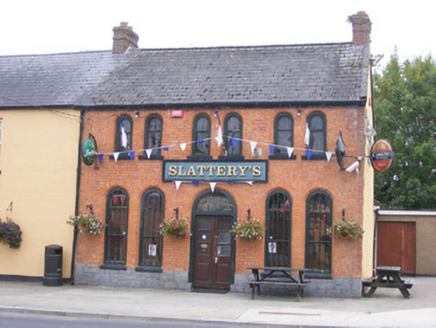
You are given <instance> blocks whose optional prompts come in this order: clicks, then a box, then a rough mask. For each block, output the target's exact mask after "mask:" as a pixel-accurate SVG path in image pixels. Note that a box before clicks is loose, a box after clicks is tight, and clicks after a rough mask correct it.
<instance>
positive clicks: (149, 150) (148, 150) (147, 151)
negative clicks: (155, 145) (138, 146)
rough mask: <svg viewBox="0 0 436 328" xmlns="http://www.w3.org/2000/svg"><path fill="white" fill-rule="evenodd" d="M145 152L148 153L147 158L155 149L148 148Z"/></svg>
mask: <svg viewBox="0 0 436 328" xmlns="http://www.w3.org/2000/svg"><path fill="white" fill-rule="evenodd" d="M145 152H146V153H147V158H150V157H151V153H152V152H153V149H146V150H145Z"/></svg>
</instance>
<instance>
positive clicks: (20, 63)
mask: <svg viewBox="0 0 436 328" xmlns="http://www.w3.org/2000/svg"><path fill="white" fill-rule="evenodd" d="M122 57H123V56H116V57H115V56H113V55H112V52H111V51H103V52H86V53H75V54H49V55H30V56H0V218H1V219H2V221H3V222H4V221H6V218H7V217H9V218H11V219H12V220H13V221H14V222H15V223H17V224H18V225H19V226H20V228H21V231H22V242H21V245H20V247H19V248H17V249H12V248H10V247H9V246H8V245H7V244H3V243H0V277H2V279H24V280H39V279H42V277H43V276H44V271H45V269H44V264H45V247H46V246H48V245H59V246H62V277H63V278H65V279H67V278H70V277H71V275H72V274H73V272H72V270H71V262H72V255H73V239H74V229H73V227H71V226H70V225H68V224H67V223H66V222H67V220H68V217H69V216H70V215H72V214H74V213H75V212H76V207H77V206H76V203H77V202H78V196H77V192H76V191H77V185H78V183H79V180H78V173H79V172H78V170H79V168H80V166H79V160H80V158H79V157H80V153H79V148H80V147H79V146H80V145H79V140H80V138H81V136H80V131H81V121H82V120H83V117H81V110H80V109H79V108H78V107H75V106H83V105H86V104H85V103H84V102H83V101H82V98H81V97H83V96H84V95H86V94H87V93H88V92H89V91H91V90H92V89H93V88H94V87H95V86H96V85H97V84H98V83H99V82H100V81H101V80H102V78H104V76H105V75H106V74H107V72H108V71H109V70H111V69H113V68H114V67H115V65H116V64H119V63H120V61H121V60H122ZM89 62H91V63H92V64H89Z"/></svg>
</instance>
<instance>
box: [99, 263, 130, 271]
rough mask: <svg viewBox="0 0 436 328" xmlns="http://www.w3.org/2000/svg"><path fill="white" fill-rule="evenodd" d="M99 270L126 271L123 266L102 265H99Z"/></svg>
mask: <svg viewBox="0 0 436 328" xmlns="http://www.w3.org/2000/svg"><path fill="white" fill-rule="evenodd" d="M100 269H102V270H119V271H126V270H127V268H126V266H125V265H123V264H102V265H100Z"/></svg>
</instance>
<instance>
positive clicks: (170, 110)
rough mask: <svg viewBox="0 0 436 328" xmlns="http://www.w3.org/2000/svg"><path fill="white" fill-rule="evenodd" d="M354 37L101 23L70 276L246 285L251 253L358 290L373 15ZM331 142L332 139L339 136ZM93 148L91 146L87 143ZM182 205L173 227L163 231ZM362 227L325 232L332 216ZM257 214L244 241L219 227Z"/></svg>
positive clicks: (360, 21)
mask: <svg viewBox="0 0 436 328" xmlns="http://www.w3.org/2000/svg"><path fill="white" fill-rule="evenodd" d="M349 22H350V23H351V25H352V30H353V33H352V36H353V40H352V42H343V43H328V44H298V45H274V46H253V47H251V46H246V47H216V48H184V49H140V48H138V47H137V42H138V35H137V34H136V33H135V32H134V31H133V30H132V28H131V27H129V26H128V25H127V23H122V24H121V25H120V26H119V27H115V28H114V47H113V56H116V57H117V58H119V65H118V67H117V68H116V69H115V70H112V71H111V72H110V73H109V74H108V76H107V77H106V78H105V80H104V82H103V83H102V84H101V85H99V86H98V87H97V88H96V89H95V90H93V91H92V92H91V93H90V94H89V95H87V97H89V98H88V100H89V102H92V103H93V104H94V105H93V106H87V107H83V108H82V111H81V116H82V122H83V127H82V132H81V136H82V137H81V144H82V145H84V144H85V142H88V143H89V139H91V140H92V146H93V147H94V148H93V151H92V152H91V153H90V152H89V149H88V150H87V153H86V156H84V158H83V159H84V160H85V161H86V162H87V164H90V165H86V164H85V162H84V161H82V162H81V167H80V186H79V193H78V195H79V211H80V212H86V211H87V210H89V209H91V208H92V210H93V211H94V212H95V213H96V215H97V216H98V217H100V218H101V220H102V221H103V223H104V225H105V227H104V229H103V230H102V232H101V234H96V235H93V234H86V233H78V234H77V238H76V240H75V245H74V247H75V258H74V261H75V281H76V282H77V283H83V284H90V285H109V286H123V287H146V288H163V289H183V290H202V289H203V290H224V291H226V290H227V291H232V292H250V286H249V285H248V284H247V279H248V278H250V277H251V270H249V269H248V268H249V267H253V266H258V267H268V266H269V267H271V266H274V267H292V268H303V269H305V270H306V271H305V276H306V278H307V279H309V280H310V284H308V285H307V286H306V289H305V293H306V295H308V296H329V297H330V296H333V297H360V296H361V286H362V279H364V278H366V277H369V276H371V275H372V269H373V268H372V265H373V264H372V263H373V260H372V259H373V232H374V212H373V168H372V167H371V163H370V158H369V152H370V148H371V144H372V142H373V136H372V134H371V133H368V131H371V128H372V126H373V113H372V103H371V67H370V66H371V61H370V52H369V43H370V30H371V22H370V20H369V18H368V16H367V15H366V13H365V12H359V13H357V14H356V15H353V16H350V18H349ZM338 145H339V146H341V147H338ZM90 154H91V155H90ZM171 218H173V219H175V218H177V219H182V218H185V219H186V222H187V228H186V234H185V235H184V236H171V235H169V234H161V233H160V231H159V229H158V227H159V225H161V224H162V223H163V222H164V221H165V222H168V221H169V220H170V219H171ZM342 219H347V220H353V221H355V222H357V223H359V224H361V225H362V226H363V229H364V230H365V232H364V233H363V235H362V236H361V237H360V238H357V239H355V240H346V239H342V238H337V237H336V236H335V235H331V234H330V233H329V229H330V228H331V227H332V225H333V223H334V222H335V221H337V220H342ZM247 220H248V221H249V222H257V221H259V222H260V224H261V226H262V229H261V230H263V231H262V236H261V238H257V239H256V240H250V238H243V237H240V236H239V237H237V236H236V235H235V234H234V233H232V232H231V230H232V228H233V227H234V226H235V224H237V223H241V222H245V221H247Z"/></svg>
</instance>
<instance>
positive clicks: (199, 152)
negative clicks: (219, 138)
mask: <svg viewBox="0 0 436 328" xmlns="http://www.w3.org/2000/svg"><path fill="white" fill-rule="evenodd" d="M192 139H193V141H194V143H193V144H192V155H193V156H194V157H210V118H209V116H207V115H206V114H199V115H197V116H196V117H195V119H194V126H193V138H192Z"/></svg>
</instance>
